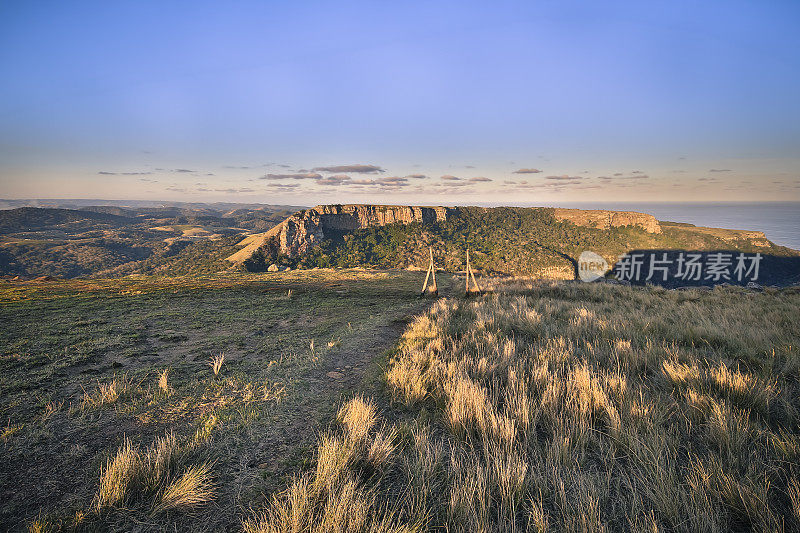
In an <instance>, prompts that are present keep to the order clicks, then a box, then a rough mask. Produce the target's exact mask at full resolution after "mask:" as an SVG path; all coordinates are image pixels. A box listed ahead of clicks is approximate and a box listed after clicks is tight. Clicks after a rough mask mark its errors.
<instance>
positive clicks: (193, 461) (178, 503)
mask: <svg viewBox="0 0 800 533" xmlns="http://www.w3.org/2000/svg"><path fill="white" fill-rule="evenodd" d="M193 452H194V449H192V448H191V447H187V446H184V445H181V444H180V443H179V442H178V441H177V439H176V438H175V436H174V435H173V434H171V433H170V434H167V435H165V436H164V437H161V438H159V439H157V440H156V441H155V442H154V443H153V445H152V446H150V448H148V449H147V450H144V451H142V450H140V449H139V448H137V447H135V446H133V444H132V443H131V441H130V439H127V438H126V439H125V440H124V441H123V443H122V445H121V446H120V448H119V449H118V450H117V453H116V454H115V455H114V456H113V457H111V458H110V459H108V461H107V462H106V465H105V467H104V468H103V470H102V473H101V475H100V485H99V487H98V490H97V493H96V494H95V498H94V502H93V505H92V508H93V511H94V512H95V513H105V512H109V511H125V512H129V511H134V512H140V513H146V514H150V515H157V514H162V513H165V512H168V511H171V510H175V509H178V508H186V507H196V506H199V505H202V504H205V503H208V502H210V501H211V500H212V499H213V497H214V494H215V490H214V486H213V483H212V481H211V465H210V463H208V462H205V461H203V462H197V458H196V457H195V453H193Z"/></svg>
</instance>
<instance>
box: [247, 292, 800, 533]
mask: <svg viewBox="0 0 800 533" xmlns="http://www.w3.org/2000/svg"><path fill="white" fill-rule="evenodd" d="M497 289H498V291H499V292H497V293H495V294H492V295H488V296H485V297H482V298H478V299H474V300H463V299H461V300H457V299H443V300H440V301H439V302H437V304H436V305H435V306H434V307H433V308H432V310H431V311H430V312H428V313H426V314H423V315H422V316H420V317H419V318H417V319H416V320H415V321H414V322H413V323H412V325H411V326H410V327H409V328H408V330H407V331H406V332H405V334H404V336H403V338H402V340H401V343H400V347H399V348H398V350H397V352H396V353H395V355H394V356H393V357H392V360H391V362H390V364H389V366H388V368H387V371H386V373H385V382H386V386H387V392H388V394H389V395H390V397H393V398H394V400H395V403H394V404H393V405H392V406H391V407H387V406H386V403H385V402H384V401H383V397H382V396H380V395H379V396H376V397H374V398H370V397H355V398H354V399H352V400H350V401H348V402H344V403H343V404H342V407H341V409H340V411H339V413H338V419H339V421H340V425H339V427H338V428H335V429H332V430H331V431H330V432H328V433H326V434H325V435H323V436H322V437H321V438H320V440H319V442H318V444H317V451H316V455H315V462H314V467H313V468H312V469H311V470H309V471H308V472H305V473H299V474H298V475H297V477H296V478H295V480H294V481H293V482H292V483H291V484H290V485H289V487H288V488H287V489H286V491H284V492H283V493H281V494H279V495H277V496H275V497H274V498H273V500H272V501H271V502H270V503H269V505H267V506H266V507H265V508H264V509H262V510H261V511H260V512H257V513H256V514H255V515H254V516H253V517H251V518H250V519H248V520H246V521H245V523H244V529H245V531H247V532H248V533H262V532H290V531H318V532H323V531H324V532H329V531H342V532H344V531H425V530H442V531H465V532H467V531H469V532H474V531H586V532H595V531H654V532H655V531H709V532H714V531H751V530H753V531H798V530H800V481H798V480H799V479H800V476H799V475H800V358H799V355H800V354H798V344H799V343H800V293H798V290H797V289H785V290H782V291H773V290H767V291H764V292H752V291H746V290H742V289H734V288H718V289H715V290H713V291H697V290H686V291H666V290H663V289H658V288H631V287H624V286H614V285H607V284H603V285H588V284H579V283H561V284H558V283H538V284H537V283H527V284H526V283H512V284H506V286H505V287H497Z"/></svg>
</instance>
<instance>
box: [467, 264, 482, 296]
mask: <svg viewBox="0 0 800 533" xmlns="http://www.w3.org/2000/svg"><path fill="white" fill-rule="evenodd" d="M469 273H470V274H472V283H474V284H475V290H476V291H477V292H478V294H480V292H481V288H480V286H479V285H478V280H476V279H475V269H474V268H470V269H469Z"/></svg>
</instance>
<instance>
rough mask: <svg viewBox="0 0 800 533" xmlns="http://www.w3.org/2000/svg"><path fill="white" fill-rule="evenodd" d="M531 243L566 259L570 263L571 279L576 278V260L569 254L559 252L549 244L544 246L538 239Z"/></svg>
mask: <svg viewBox="0 0 800 533" xmlns="http://www.w3.org/2000/svg"><path fill="white" fill-rule="evenodd" d="M533 244H535V245H536V246H538V247H539V248H543V249H545V250H547V251H548V252H550V253H554V254H556V255H558V256H561V257H562V258H564V259H566V260H567V261H569V262H570V263H571V264H572V279H578V260H577V259H574V258H572V257H570V256H569V255H567V254H565V253H564V252H559V251H558V250H556V249H555V248H551V247H549V246H545V245H543V244H541V243H540V242H538V241H533Z"/></svg>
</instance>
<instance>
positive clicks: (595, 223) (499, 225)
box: [228, 205, 798, 278]
mask: <svg viewBox="0 0 800 533" xmlns="http://www.w3.org/2000/svg"><path fill="white" fill-rule="evenodd" d="M240 244H241V245H242V246H243V247H242V249H240V250H239V251H238V252H237V253H236V254H233V255H231V256H230V257H229V258H228V259H229V261H231V262H232V263H235V264H241V265H243V266H244V268H246V269H248V270H252V271H259V270H263V269H265V268H267V267H268V266H269V265H270V264H272V263H279V264H285V265H288V266H292V267H303V268H311V267H333V266H336V267H357V266H366V267H378V268H425V267H426V266H427V263H428V257H429V252H428V247H433V250H434V254H435V256H436V261H437V264H438V265H439V266H440V267H442V268H444V269H446V270H450V271H456V270H461V269H463V268H464V266H465V256H466V250H467V249H470V251H471V254H472V262H473V264H474V266H475V267H476V268H478V269H481V270H484V271H486V272H493V273H508V274H529V275H538V276H543V277H556V278H572V277H574V273H575V265H576V261H577V258H578V257H579V255H580V253H581V252H582V251H584V250H591V251H594V252H596V253H598V254H600V255H602V256H603V257H605V258H606V260H608V261H609V262H610V263H612V264H613V263H614V262H615V261H616V259H617V258H618V257H619V255H621V254H623V253H625V252H626V251H629V250H633V249H675V248H683V249H692V250H712V249H731V250H740V251H747V252H757V251H758V252H763V253H769V254H773V255H797V254H798V253H797V252H795V251H793V250H790V249H788V248H784V247H781V246H777V245H775V244H774V243H772V242H770V241H769V240H768V239H767V238H766V237H765V236H764V234H763V233H761V232H757V231H740V230H730V229H717V228H700V227H695V226H691V225H682V224H681V225H676V224H673V223H666V222H665V223H661V222H659V221H658V220H656V219H655V218H654V217H653V216H651V215H648V214H645V213H635V212H620V211H600V210H580V209H557V208H555V209H554V208H521V207H496V208H485V207H442V206H439V207H418V206H380V205H332V206H317V207H315V208H313V209H308V210H303V211H300V212H298V213H296V214H294V215H292V216H291V217H289V218H287V219H286V220H285V221H283V222H282V223H281V224H280V225H279V226H276V227H275V228H272V229H271V230H270V231H268V232H265V233H262V234H260V235H253V236H250V237H249V238H248V239H247V240H244V241H242V242H241V243H240Z"/></svg>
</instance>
